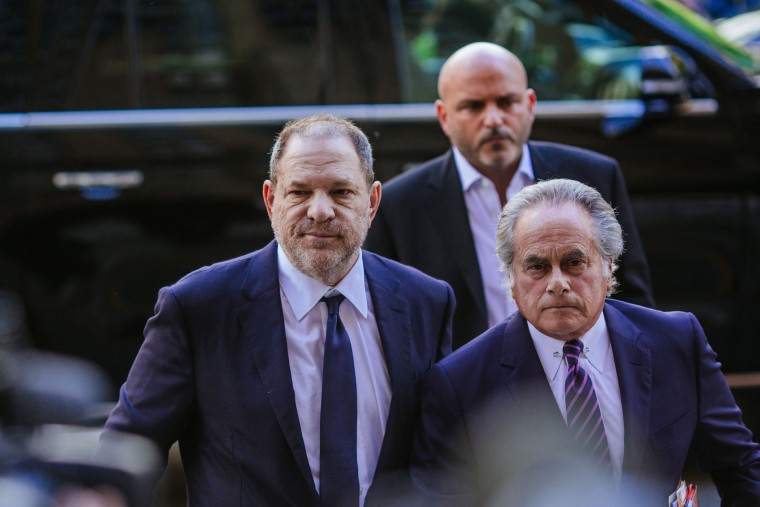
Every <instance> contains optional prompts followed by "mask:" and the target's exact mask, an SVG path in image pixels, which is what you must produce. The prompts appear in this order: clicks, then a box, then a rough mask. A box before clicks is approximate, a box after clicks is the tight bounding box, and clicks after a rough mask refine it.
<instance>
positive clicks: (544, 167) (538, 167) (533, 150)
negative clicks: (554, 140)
mask: <svg viewBox="0 0 760 507" xmlns="http://www.w3.org/2000/svg"><path fill="white" fill-rule="evenodd" d="M524 149H526V150H530V163H531V165H532V166H533V178H534V179H535V180H536V181H542V180H545V179H548V178H550V177H551V176H552V174H551V171H550V169H549V168H550V167H551V163H550V162H549V161H548V160H546V159H545V158H544V157H543V154H542V152H541V149H540V148H539V147H537V146H535V145H534V144H533V143H528V144H526V145H525V147H524Z"/></svg>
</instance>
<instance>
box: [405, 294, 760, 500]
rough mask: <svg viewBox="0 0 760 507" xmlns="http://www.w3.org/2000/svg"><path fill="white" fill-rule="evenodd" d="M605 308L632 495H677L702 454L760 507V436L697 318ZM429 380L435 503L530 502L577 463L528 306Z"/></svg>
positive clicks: (719, 480)
mask: <svg viewBox="0 0 760 507" xmlns="http://www.w3.org/2000/svg"><path fill="white" fill-rule="evenodd" d="M604 315H605V319H606V322H607V326H608V330H609V334H610V341H611V344H612V350H613V354H614V358H615V366H616V369H617V375H618V383H619V386H620V396H621V401H622V407H623V417H624V431H625V437H624V440H625V442H624V459H623V484H622V489H621V497H622V499H623V500H631V503H630V505H638V506H657V505H663V506H664V505H666V503H667V498H668V495H669V494H670V493H672V492H673V491H674V490H675V488H676V484H677V481H678V480H679V478H680V476H681V473H682V471H683V469H684V464H685V463H686V459H687V455H688V454H689V453H693V455H694V456H695V457H696V459H697V463H698V465H699V467H700V468H701V469H702V470H704V471H709V472H710V473H711V475H712V478H713V481H714V482H715V484H716V486H717V489H718V491H719V493H720V494H721V497H722V499H723V501H722V505H724V506H739V505H741V506H757V505H760V451H758V445H757V444H755V443H753V442H752V435H751V433H750V431H749V430H748V429H747V428H746V427H745V426H744V424H743V423H742V420H741V412H740V410H739V408H737V406H736V404H735V402H734V399H733V396H732V395H731V392H730V390H729V388H728V385H727V384H726V381H725V379H724V377H723V374H722V373H721V371H720V363H718V361H717V358H716V354H715V352H713V350H712V348H711V347H710V346H709V344H708V343H707V340H706V338H705V335H704V333H703V331H702V328H701V327H700V325H699V323H698V322H697V320H696V319H695V318H694V316H693V315H691V314H689V313H683V312H669V313H664V312H659V311H656V310H651V309H647V308H643V307H640V306H636V305H631V304H627V303H623V302H620V301H614V300H608V301H607V303H606V304H605V308H604ZM423 386H424V387H423V405H422V409H421V410H422V413H421V416H420V429H419V432H418V435H417V438H416V441H415V447H414V452H413V456H412V474H413V477H414V480H415V483H416V484H417V485H418V486H419V487H420V489H421V490H422V491H425V492H427V493H429V494H433V496H432V497H433V498H435V500H434V501H433V502H432V504H435V505H439V504H440V505H442V504H446V503H450V504H451V505H477V504H480V503H486V502H487V500H488V499H493V497H494V496H496V495H498V497H499V498H500V499H502V498H506V499H508V501H502V500H500V501H499V502H498V503H496V504H497V505H527V504H528V503H527V502H526V501H525V499H527V498H530V497H531V496H532V495H535V494H537V492H539V491H540V490H539V489H537V488H538V487H540V486H538V485H543V486H544V487H546V486H550V485H551V484H553V483H555V481H556V480H557V479H558V475H557V474H556V473H552V471H551V470H552V467H553V466H554V467H555V468H561V467H558V466H556V465H557V464H561V463H570V464H571V466H570V467H566V468H572V467H573V466H574V465H573V459H572V458H570V459H567V458H568V456H572V454H571V453H572V452H573V448H572V443H573V442H574V441H573V439H572V438H570V436H569V435H568V434H567V427H566V425H565V423H564V421H563V419H562V415H561V413H560V411H559V408H558V407H557V403H556V400H555V399H554V396H553V394H552V392H551V389H550V387H549V384H548V382H547V379H546V374H545V373H544V370H543V368H542V366H541V362H540V360H539V358H538V354H537V353H536V350H535V347H534V346H533V342H532V340H531V338H530V334H529V331H528V326H527V323H526V321H525V319H524V318H523V317H522V316H521V315H520V314H515V315H514V316H512V317H511V318H510V319H508V320H507V321H505V322H504V323H502V324H499V325H498V326H494V327H493V328H491V329H490V330H488V331H487V332H486V333H484V334H483V335H481V336H480V337H478V338H476V339H475V340H473V341H472V342H471V343H469V344H468V345H466V346H465V347H463V348H462V349H460V350H457V351H455V352H454V353H453V354H451V355H450V356H448V357H447V358H445V359H443V360H442V361H441V362H440V363H439V364H438V365H436V366H435V367H434V368H433V369H432V370H431V371H430V373H429V374H428V375H427V376H426V378H425V380H424V383H423ZM576 456H577V454H576ZM537 471H538V474H539V475H538V476H537V475H536V473H535V472H537ZM542 471H543V475H542V476H541V475H540V474H541V473H542ZM566 471H567V470H566ZM555 472H556V470H555ZM536 479H538V480H536ZM509 500H511V501H512V502H513V503H511V504H510V503H509ZM624 504H625V503H624V502H621V503H619V504H616V503H614V502H613V503H610V504H609V505H624ZM538 505H540V504H538ZM563 505H564V504H563ZM572 505H575V504H572Z"/></svg>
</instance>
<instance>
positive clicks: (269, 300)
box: [238, 241, 316, 494]
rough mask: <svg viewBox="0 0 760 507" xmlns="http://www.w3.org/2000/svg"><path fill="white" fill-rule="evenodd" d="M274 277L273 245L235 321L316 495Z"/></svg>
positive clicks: (261, 258)
mask: <svg viewBox="0 0 760 507" xmlns="http://www.w3.org/2000/svg"><path fill="white" fill-rule="evenodd" d="M254 273H256V275H254ZM277 273H278V269H277V244H276V243H275V242H274V241H273V242H271V243H269V245H267V246H266V247H264V249H262V250H261V251H260V253H259V254H258V256H257V257H256V259H255V261H254V262H253V263H252V266H251V270H250V271H249V273H248V278H247V279H246V280H245V282H244V284H243V288H242V289H243V294H244V296H246V298H248V299H249V300H250V301H249V302H248V303H247V304H246V305H244V306H243V307H241V309H240V311H239V314H238V318H239V321H240V325H241V329H242V333H243V340H244V341H245V342H247V343H249V344H250V347H251V355H252V360H253V362H254V364H255V365H256V369H257V370H258V372H259V376H260V377H261V381H262V383H263V384H264V389H265V390H266V393H267V396H268V398H269V402H270V404H271V406H272V411H273V412H274V414H275V417H276V418H277V421H278V423H279V425H280V428H281V429H282V432H283V434H284V435H285V439H286V440H287V442H288V444H289V446H290V450H291V452H292V453H293V455H294V456H295V458H296V461H297V462H298V466H299V468H300V470H301V473H302V474H303V476H304V479H305V480H306V481H307V482H308V484H310V485H311V487H312V489H313V490H314V491H313V492H314V493H315V494H316V487H315V486H314V480H313V478H312V475H311V469H310V467H309V460H308V458H307V457H306V447H305V445H304V441H303V435H302V433H301V424H300V422H299V420H298V413H297V411H296V401H295V394H294V392H293V380H292V378H291V375H290V364H289V362H288V348H287V342H286V339H285V323H284V320H283V317H282V303H281V300H280V284H279V279H278V276H277Z"/></svg>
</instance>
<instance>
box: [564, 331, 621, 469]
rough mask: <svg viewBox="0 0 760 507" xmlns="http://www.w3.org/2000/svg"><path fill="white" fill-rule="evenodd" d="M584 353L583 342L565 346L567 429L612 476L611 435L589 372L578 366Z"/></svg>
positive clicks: (571, 342)
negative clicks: (605, 423) (608, 441)
mask: <svg viewBox="0 0 760 507" xmlns="http://www.w3.org/2000/svg"><path fill="white" fill-rule="evenodd" d="M582 350H583V342H582V341H580V340H570V341H568V342H566V343H565V345H564V347H563V352H564V354H565V360H566V361H567V377H566V378H565V406H566V407H567V426H568V428H570V431H572V433H573V436H575V440H576V441H577V442H578V443H579V444H580V445H581V449H582V450H583V451H584V452H587V453H588V454H589V455H590V456H591V459H592V462H593V463H595V464H596V465H598V466H599V467H601V468H603V469H605V470H608V471H610V472H611V469H612V464H611V462H610V451H609V448H608V446H607V435H606V434H605V432H604V423H603V421H602V413H601V411H600V410H599V401H598V400H597V398H596V393H595V392H594V385H593V383H592V382H591V377H589V376H588V373H586V370H584V369H583V368H581V366H580V364H578V358H579V357H580V355H581V351H582Z"/></svg>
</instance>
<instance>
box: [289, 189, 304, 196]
mask: <svg viewBox="0 0 760 507" xmlns="http://www.w3.org/2000/svg"><path fill="white" fill-rule="evenodd" d="M288 194H290V195H292V196H293V197H303V196H305V195H306V194H307V192H306V190H291V191H290V192H288Z"/></svg>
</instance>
